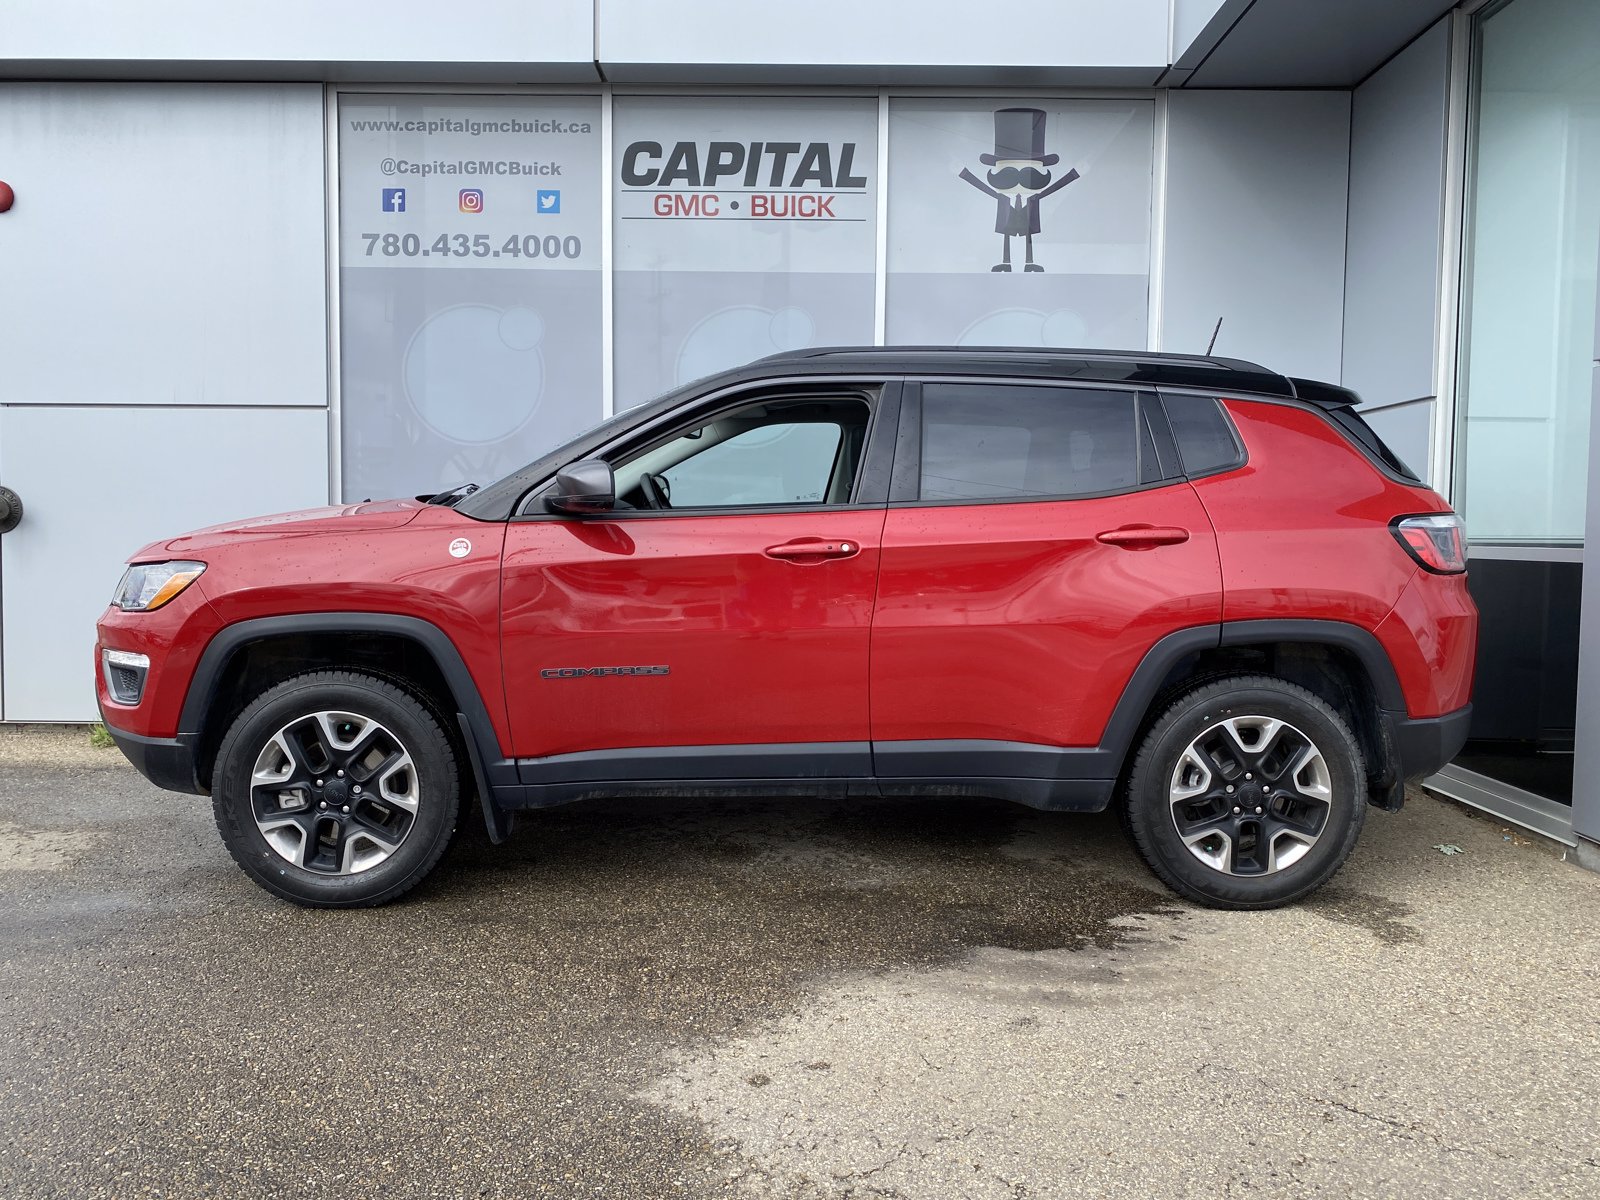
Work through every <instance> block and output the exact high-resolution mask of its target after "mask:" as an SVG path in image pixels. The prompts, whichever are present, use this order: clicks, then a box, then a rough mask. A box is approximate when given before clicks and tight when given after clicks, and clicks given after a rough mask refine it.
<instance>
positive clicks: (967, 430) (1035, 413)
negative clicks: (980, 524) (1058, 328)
mask: <svg viewBox="0 0 1600 1200" xmlns="http://www.w3.org/2000/svg"><path fill="white" fill-rule="evenodd" d="M1134 400H1135V398H1134V394H1133V393H1132V392H1115V391H1096V390H1093V389H1088V388H1068V387H1047V386H1046V387H1031V386H1028V385H1025V384H1018V385H1012V384H996V385H987V384H965V383H960V384H957V383H930V384H925V385H924V386H923V389H922V479H921V491H920V495H921V497H922V499H924V500H991V499H996V500H998V499H1014V498H1018V497H1027V496H1087V495H1096V494H1099V493H1103V492H1115V491H1121V490H1125V489H1127V488H1132V487H1135V486H1137V485H1138V483H1139V480H1140V462H1139V454H1140V439H1139V433H1138V424H1137V419H1138V418H1137V410H1136V407H1135V402H1134Z"/></svg>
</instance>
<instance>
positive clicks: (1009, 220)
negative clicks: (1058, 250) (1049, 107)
mask: <svg viewBox="0 0 1600 1200" xmlns="http://www.w3.org/2000/svg"><path fill="white" fill-rule="evenodd" d="M978 161H979V162H981V163H983V165H984V166H986V167H988V168H989V171H988V174H987V175H986V176H985V178H984V179H979V178H978V177H977V176H976V175H974V174H973V173H972V172H971V171H969V170H967V169H966V168H965V167H963V168H962V170H961V178H962V179H965V180H966V181H967V182H968V183H970V184H971V185H972V186H973V187H975V188H977V189H978V190H979V191H980V192H982V193H984V194H985V195H986V196H993V197H994V202H995V210H994V211H995V217H994V231H995V232H996V233H998V234H999V235H1000V246H1001V255H1000V261H999V262H997V263H995V265H994V266H993V267H991V268H989V269H990V270H991V271H1009V270H1011V239H1012V238H1014V237H1020V238H1022V239H1023V267H1022V269H1023V270H1024V271H1042V270H1044V268H1043V267H1041V266H1040V265H1039V264H1038V263H1036V262H1034V261H1033V235H1034V234H1036V233H1038V232H1039V201H1041V200H1043V199H1044V198H1045V197H1046V196H1048V195H1050V193H1051V192H1058V191H1060V190H1061V189H1062V188H1064V187H1066V186H1067V184H1069V183H1071V182H1072V181H1073V180H1074V179H1076V178H1078V172H1077V171H1076V170H1072V171H1068V172H1067V173H1066V174H1065V175H1063V176H1062V177H1061V178H1060V179H1057V180H1056V181H1055V182H1054V183H1052V182H1051V180H1050V170H1049V168H1051V167H1053V166H1055V165H1056V164H1057V163H1058V162H1060V161H1061V156H1060V155H1058V154H1046V153H1045V152H1044V112H1043V111H1042V110H1041V109H1037V108H1002V109H1000V110H998V111H997V112H996V113H995V114H994V153H993V154H980V155H978Z"/></svg>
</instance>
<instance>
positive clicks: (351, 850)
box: [213, 672, 459, 907]
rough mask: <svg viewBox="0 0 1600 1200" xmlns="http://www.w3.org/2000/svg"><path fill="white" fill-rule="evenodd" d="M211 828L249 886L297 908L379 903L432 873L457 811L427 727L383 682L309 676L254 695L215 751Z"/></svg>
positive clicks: (450, 761)
mask: <svg viewBox="0 0 1600 1200" xmlns="http://www.w3.org/2000/svg"><path fill="white" fill-rule="evenodd" d="M213 785H214V786H213V808H214V810H215V813H216V818H217V827H218V829H219V830H220V831H221V833H222V837H223V841H224V842H225V843H226V844H227V846H228V849H229V851H230V852H231V853H232V854H233V856H234V859H235V860H236V861H237V862H238V863H239V865H240V866H241V867H243V868H244V870H245V871H246V872H247V873H248V874H250V875H251V876H252V877H253V878H254V879H255V880H256V881H257V882H258V883H260V884H261V885H262V886H263V887H265V888H267V889H268V890H269V891H271V892H274V893H276V894H277V895H279V896H282V897H283V898H285V899H287V900H292V901H294V902H295V903H297V904H305V905H310V906H316V907H347V906H357V905H373V904H383V903H386V902H387V901H389V900H393V899H395V898H396V897H398V896H399V895H401V894H402V893H404V892H405V891H407V890H409V889H410V888H411V887H413V886H415V885H416V884H417V883H418V882H420V881H421V880H422V878H423V877H424V876H425V875H426V874H427V873H428V872H429V871H430V870H432V868H433V866H434V864H435V863H436V862H437V861H438V859H439V856H440V855H441V854H442V853H443V852H444V849H445V846H446V845H448V843H449V840H450V835H451V834H452V833H453V832H454V829H455V822H456V814H457V810H458V808H459V784H458V780H457V774H456V764H455V756H454V753H453V752H452V750H451V747H450V743H449V740H448V739H447V738H446V737H445V736H444V733H443V731H442V730H441V729H440V727H439V723H438V722H437V721H436V720H435V719H434V718H433V716H432V715H431V714H430V713H429V712H428V711H427V709H425V708H424V707H423V706H422V705H421V704H419V703H418V702H417V701H416V700H415V699H414V698H413V697H411V696H410V695H408V694H407V693H405V692H404V691H402V690H401V689H400V688H398V687H395V686H394V685H393V684H391V683H389V682H387V681H386V680H382V679H377V678H374V677H372V676H368V675H362V674H357V673H353V672H319V673H316V674H312V675H302V676H299V677H297V678H295V679H291V680H289V681H287V682H285V683H282V684H279V685H278V686H277V687H275V688H272V689H271V690H269V691H267V692H265V693H263V694H262V695H261V696H259V697H257V698H256V700H255V701H254V702H253V703H251V704H250V705H249V706H248V707H247V708H246V709H245V711H244V712H243V713H242V714H240V716H239V719H238V720H237V721H236V722H235V723H234V726H233V728H232V729H231V730H230V731H229V732H228V735H227V737H226V738H225V739H224V740H223V743H222V748H221V750H220V751H219V753H218V757H217V766H216V771H215V773H214V778H213Z"/></svg>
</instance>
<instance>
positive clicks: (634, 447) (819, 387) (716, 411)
mask: <svg viewBox="0 0 1600 1200" xmlns="http://www.w3.org/2000/svg"><path fill="white" fill-rule="evenodd" d="M902 390H903V389H902V385H901V383H900V381H899V380H897V379H888V378H882V377H879V378H873V379H866V378H862V377H859V376H813V377H808V378H803V379H787V380H769V381H763V382H760V383H756V384H748V383H747V384H743V385H738V386H736V387H734V388H732V389H727V390H722V391H717V392H713V393H711V394H709V395H707V396H704V397H701V398H699V399H697V400H694V401H691V402H689V403H687V404H685V405H683V406H682V407H680V408H677V409H674V410H673V411H671V412H669V413H663V414H659V415H658V417H657V418H656V419H655V420H647V421H645V422H643V423H642V424H641V425H638V426H635V427H634V428H632V429H629V430H626V431H624V432H623V433H621V434H619V435H618V436H617V437H615V438H613V439H612V440H611V441H609V442H607V443H605V444H604V445H601V446H599V447H598V448H596V449H594V450H591V451H590V452H589V453H587V454H584V455H583V456H582V458H586V459H587V458H598V459H603V460H604V461H606V462H608V463H615V462H616V460H618V459H621V458H625V457H630V456H632V455H635V454H641V453H644V452H646V451H648V450H650V449H652V448H653V447H655V446H660V445H663V444H665V443H667V442H670V441H672V440H673V439H675V438H679V437H682V436H683V435H684V434H685V433H687V432H688V431H689V430H691V429H695V428H697V427H699V426H701V425H704V424H705V423H706V422H708V421H714V420H716V419H717V417H719V416H721V415H722V414H724V413H728V412H733V411H736V410H738V409H740V408H744V407H746V406H748V405H750V404H756V403H760V402H761V401H763V400H779V399H797V400H798V399H805V398H807V397H815V398H819V399H821V398H832V399H859V400H861V401H862V403H864V404H865V405H866V406H867V436H866V441H865V443H864V444H863V446H862V450H861V462H860V465H859V467H858V468H857V470H856V478H855V481H854V483H853V484H852V487H851V498H850V500H849V502H848V503H845V504H828V503H826V502H823V503H820V504H819V503H815V502H809V503H800V504H748V505H729V506H727V507H718V508H681V509H680V508H667V509H648V508H618V509H608V510H607V511H605V512H601V513H592V514H573V513H554V512H550V511H548V510H547V509H546V508H545V507H544V497H545V495H546V494H547V493H548V492H549V491H550V489H551V488H552V487H553V486H554V484H555V473H554V472H552V473H551V475H550V477H549V478H548V479H545V480H544V481H542V482H540V483H538V484H536V485H534V486H533V487H531V488H529V489H528V491H527V492H526V493H525V494H524V495H523V497H522V499H521V500H520V501H519V502H518V504H517V506H516V508H515V510H514V511H513V512H512V514H511V516H510V518H508V519H509V520H511V521H513V522H516V521H633V520H672V519H675V518H688V517H712V516H740V515H757V514H769V515H770V514H773V513H816V514H823V513H831V512H849V511H859V510H862V509H873V508H882V507H883V506H884V505H885V504H886V503H887V500H888V481H889V471H890V463H891V460H892V457H893V454H894V447H895V438H896V433H897V427H898V423H899V419H900V411H901V394H902ZM572 461H580V460H577V459H575V460H572ZM565 465H566V464H563V466H565Z"/></svg>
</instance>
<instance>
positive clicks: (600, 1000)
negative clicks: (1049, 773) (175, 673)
mask: <svg viewBox="0 0 1600 1200" xmlns="http://www.w3.org/2000/svg"><path fill="white" fill-rule="evenodd" d="M1440 844H1455V845H1459V846H1460V847H1461V848H1462V850H1463V851H1464V853H1461V854H1451V855H1446V854H1442V853H1440V851H1438V850H1437V849H1435V846H1436V845H1440ZM1597 1081H1600V876H1596V875H1592V874H1589V873H1586V872H1583V871H1581V870H1579V869H1577V868H1576V867H1574V866H1572V865H1570V864H1567V863H1564V862H1561V861H1560V860H1559V856H1558V854H1557V853H1555V852H1552V851H1551V850H1550V849H1549V848H1547V847H1546V846H1545V845H1543V844H1534V843H1533V841H1532V839H1531V837H1529V836H1527V835H1520V834H1516V833H1512V832H1509V831H1503V830H1502V829H1501V828H1500V827H1499V826H1497V825H1495V824H1493V823H1491V822H1488V821H1485V820H1481V819H1477V818H1475V817H1471V816H1469V815H1467V814H1465V813H1464V812H1462V811H1461V810H1459V809H1456V808H1454V807H1452V806H1448V805H1446V804H1443V803H1440V802H1438V801H1435V800H1433V799H1430V798H1427V797H1418V798H1417V799H1416V800H1415V801H1414V802H1413V803H1412V804H1411V805H1409V806H1408V808H1407V810H1406V811H1405V812H1404V813H1402V814H1401V815H1400V816H1398V817H1390V816H1387V815H1386V814H1381V813H1373V814H1371V817H1370V819H1369V820H1368V822H1367V830H1366V833H1365V835H1364V837H1363V840H1362V843H1361V845H1360V847H1359V848H1358V850H1357V853H1356V857H1355V859H1354V860H1353V861H1352V863H1351V865H1350V867H1349V868H1347V869H1346V871H1345V872H1344V873H1342V874H1341V875H1340V876H1339V877H1338V878H1337V879H1336V880H1335V882H1334V884H1333V885H1332V886H1331V887H1330V888H1329V889H1327V890H1325V891H1324V892H1323V893H1322V894H1321V895H1320V896H1319V897H1317V898H1316V899H1314V900H1313V901H1312V902H1310V903H1307V904H1305V905H1302V906H1300V907H1298V908H1295V909H1290V910H1283V911H1279V912H1273V913H1259V914H1217V913H1209V912H1203V911H1199V910H1195V909H1193V908H1191V907H1189V906H1187V905H1183V904H1180V903H1178V902H1177V901H1175V900H1174V899H1173V898H1171V897H1170V896H1169V895H1168V894H1167V893H1165V892H1164V891H1162V890H1161V889H1160V888H1159V886H1158V885H1157V884H1156V883H1155V882H1154V881H1153V879H1151V878H1150V876H1148V874H1146V873H1145V872H1144V870H1143V868H1142V867H1141V866H1140V865H1139V864H1138V862H1137V860H1136V859H1135V858H1134V857H1133V855H1132V854H1131V852H1130V851H1129V850H1128V848H1127V847H1126V845H1125V844H1124V842H1123V839H1122V836H1121V833H1120V831H1119V829H1118V828H1117V824H1116V821H1115V820H1114V819H1113V818H1111V817H1109V816H1095V817H1081V816H1052V815H1048V814H1039V813H1033V812H1030V811H1028V810H1025V809H1020V808H1014V807H1012V806H1009V805H1004V804H999V803H994V804H990V803H974V802H957V803H951V802H943V801H940V802H930V803H915V802H907V803H899V802H896V803H886V802H880V803H865V804H863V803H860V802H852V803H850V804H842V803H828V802H821V801H818V802H808V803H794V802H783V801H760V802H726V803H718V802H707V801H703V800H683V801H674V802H649V803H645V802H629V803H626V804H624V803H606V804H590V805H585V806H575V807H571V808H566V809H558V810H552V811H549V812H547V813H544V814H540V815H537V816H535V817H533V818H531V819H528V820H526V821H525V823H524V825H523V827H522V828H521V829H520V830H519V831H518V833H517V835H516V836H515V837H514V839H513V840H512V841H511V842H510V843H508V844H507V845H504V846H500V847H492V846H489V845H488V844H487V843H486V841H485V840H484V838H483V836H482V835H481V833H477V832H475V831H472V830H471V829H465V830H464V833H463V835H460V836H459V837H458V842H457V845H456V846H454V847H453V848H452V850H451V852H450V854H449V855H448V856H447V857H446V859H445V861H444V863H443V864H442V865H441V867H440V869H439V870H438V871H437V872H436V873H435V874H434V876H433V877H432V878H431V879H430V880H429V881H428V882H426V883H425V884H423V885H422V886H421V887H420V888H418V889H417V890H416V891H415V892H414V893H412V894H411V895H410V896H409V897H408V898H407V899H406V900H404V901H402V902H401V903H399V904H398V905H395V906H391V907H389V908H385V909H377V910H366V911H359V912H322V911H305V910H301V909H297V908H293V907H291V906H289V905H286V904H284V903H281V902H279V901H277V900H274V899H273V898H272V897H270V896H269V895H267V894H266V893H265V892H263V891H261V890H259V889H258V888H256V887H255V886H254V885H253V884H251V883H250V882H249V881H248V879H246V878H245V876H243V875H242V874H241V873H240V872H239V871H238V870H237V869H236V868H235V867H234V866H233V864H232V862H231V860H230V859H229V858H228V856H227V853H226V852H225V851H224V850H223V848H222V846H221V844H220V842H219V841H218V839H217V836H216V832H215V829H214V828H213V826H212V824H211V818H210V806H209V804H208V802H206V801H204V800H202V799H199V798H196V797H185V796H178V795H173V794H170V793H164V792H160V791H157V790H156V789H154V788H152V787H150V786H149V785H148V784H146V783H145V782H144V781H143V780H142V779H140V778H139V777H138V775H136V774H135V773H134V772H133V771H132V769H131V768H130V767H128V766H127V765H126V764H125V763H123V761H122V760H121V758H120V756H119V755H118V754H117V753H116V752H115V751H114V750H95V749H91V748H89V747H88V746H87V744H86V742H85V735H84V734H83V733H81V732H79V731H43V732H30V731H25V730H16V729H0V1195H4V1196H8V1197H10V1196H15V1197H56V1196H60V1197H69V1196H70V1197H119V1198H120V1197H131V1196H165V1197H190V1196H218V1197H258V1196H296V1197H300V1196H304V1197H323V1196H327V1197H335V1196H337V1197H365V1196H385V1197H453V1196H489V1197H507V1198H510V1197H536V1196H537V1197H542V1196H563V1197H565V1196H574V1197H577V1196H605V1197H612V1198H617V1197H669V1196H689V1197H721V1196H729V1197H762V1196H785V1197H787V1196H796V1197H799V1196H805V1197H813V1196H815V1197H867V1196H890V1197H907V1198H911V1197H916V1198H922V1197H937V1198H943V1197H965V1196H973V1197H988V1196H1006V1197H1025V1196H1061V1195H1107V1196H1113V1195H1116V1196H1121V1195H1126V1196H1138V1197H1149V1196H1165V1195H1196V1196H1218V1195H1224V1194H1257V1195H1286V1196H1291V1195H1292V1196H1313V1195H1328V1196H1333V1195H1339V1196H1353V1195H1373V1196H1381V1195H1406V1196H1430V1195H1438V1196H1446V1195H1449V1196H1476V1195H1482V1196H1508V1195H1539V1196H1558V1195H1571V1196H1588V1197H1593V1196H1597V1195H1600V1135H1597V1133H1596V1126H1597V1121H1596V1119H1595V1118H1596V1115H1597V1111H1600V1110H1597V1108H1596V1105H1597V1103H1600V1101H1596V1099H1595V1095H1594V1089H1595V1087H1596V1083H1597Z"/></svg>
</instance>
